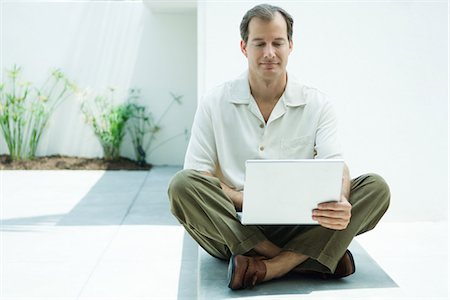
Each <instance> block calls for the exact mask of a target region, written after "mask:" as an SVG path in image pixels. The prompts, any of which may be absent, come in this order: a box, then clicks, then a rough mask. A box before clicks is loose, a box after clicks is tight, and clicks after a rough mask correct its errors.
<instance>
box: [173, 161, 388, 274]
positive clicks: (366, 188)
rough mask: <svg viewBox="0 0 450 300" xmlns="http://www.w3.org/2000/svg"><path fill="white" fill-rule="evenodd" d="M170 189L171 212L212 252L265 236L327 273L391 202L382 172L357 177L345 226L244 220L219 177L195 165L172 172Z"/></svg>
mask: <svg viewBox="0 0 450 300" xmlns="http://www.w3.org/2000/svg"><path fill="white" fill-rule="evenodd" d="M168 193H169V201H170V205H171V211H172V213H173V215H174V216H175V217H176V218H177V219H178V221H179V222H180V223H181V224H182V225H183V226H184V228H185V229H186V231H187V232H188V233H189V234H190V235H191V236H192V237H193V238H194V239H195V240H196V241H197V242H198V243H199V245H200V246H201V247H202V248H203V249H205V250H206V251H207V252H208V253H209V254H211V255H212V256H215V257H217V258H220V259H229V258H230V256H231V254H245V253H247V252H249V251H250V250H252V249H253V248H254V247H255V246H256V245H257V244H258V243H260V242H261V241H263V240H266V239H267V240H270V241H271V242H272V243H274V244H275V245H277V246H279V247H280V248H282V249H284V250H292V251H295V252H298V253H302V254H304V255H307V256H308V257H309V259H308V260H306V261H305V262H304V263H302V264H301V265H300V266H299V267H300V268H302V269H305V270H314V271H319V272H328V273H333V272H334V270H335V268H336V265H337V263H338V261H339V260H340V258H341V257H342V256H343V255H344V253H345V250H346V249H347V248H348V246H349V245H350V243H351V241H352V239H353V238H354V237H355V236H356V235H358V234H361V233H363V232H366V231H369V230H371V229H373V228H374V227H375V225H376V224H377V223H378V221H379V220H380V219H381V217H382V216H383V215H384V213H385V212H386V210H387V208H388V206H389V201H390V192H389V187H388V185H387V184H386V183H385V181H384V180H383V178H381V177H380V176H378V175H376V174H367V175H363V176H360V177H358V178H355V179H353V180H352V182H351V192H350V199H349V202H350V203H351V204H352V211H351V213H352V217H351V220H350V223H349V225H348V226H347V228H346V229H344V230H332V229H327V228H325V227H322V226H318V225H309V226H305V225H301V226H298V225H297V226H295V225H294V226H284V225H283V226H274V225H270V226H254V225H242V224H241V222H240V221H239V220H238V219H237V216H236V210H235V208H234V205H233V202H232V201H231V199H230V198H229V197H228V196H227V195H226V194H225V193H224V192H223V190H222V188H221V186H220V181H219V180H218V179H217V178H215V177H211V176H207V175H204V174H202V173H200V172H198V171H194V170H182V171H180V172H178V173H177V174H175V176H174V177H173V178H172V180H171V182H170V185H169V190H168Z"/></svg>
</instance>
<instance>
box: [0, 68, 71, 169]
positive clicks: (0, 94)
mask: <svg viewBox="0 0 450 300" xmlns="http://www.w3.org/2000/svg"><path fill="white" fill-rule="evenodd" d="M6 73H7V78H8V81H7V82H6V83H2V84H1V85H0V126H1V130H2V133H3V136H4V138H5V141H6V144H7V147H8V151H9V154H10V156H11V158H12V159H13V160H19V159H25V158H31V159H32V158H34V157H35V156H36V150H37V147H38V145H39V141H40V138H41V136H42V133H43V132H44V130H45V128H46V127H47V124H48V121H49V119H50V116H51V115H52V113H53V112H54V111H55V109H56V108H57V107H58V105H59V104H61V103H62V102H63V101H64V100H66V99H67V98H68V97H69V96H70V95H72V93H73V92H74V91H75V90H76V86H75V85H74V84H73V83H72V82H70V81H69V80H68V79H67V78H66V77H65V75H64V74H63V73H62V72H61V71H60V70H59V69H56V70H53V71H52V72H51V74H50V75H49V76H48V77H47V79H46V81H45V83H44V84H43V85H42V87H41V88H39V89H38V88H34V87H32V85H31V83H30V82H24V81H21V80H20V73H21V68H20V67H17V66H16V65H14V66H13V68H12V69H11V70H6Z"/></svg>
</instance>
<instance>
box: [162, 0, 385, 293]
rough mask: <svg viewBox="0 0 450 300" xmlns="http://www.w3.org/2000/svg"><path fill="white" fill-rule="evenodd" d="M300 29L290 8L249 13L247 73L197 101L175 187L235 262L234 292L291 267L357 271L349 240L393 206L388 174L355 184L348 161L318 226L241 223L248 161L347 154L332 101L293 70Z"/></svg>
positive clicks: (211, 241) (209, 246)
mask: <svg viewBox="0 0 450 300" xmlns="http://www.w3.org/2000/svg"><path fill="white" fill-rule="evenodd" d="M292 25H293V20H292V17H291V16H290V15H289V14H288V13H287V12H286V11H284V10H283V9H281V8H279V7H275V6H271V5H267V4H263V5H258V6H256V7H254V8H252V9H251V10H249V11H248V12H247V13H246V14H245V16H244V18H243V20H242V23H241V28H240V29H241V37H242V40H241V45H240V46H241V51H242V53H243V54H244V55H245V56H246V58H247V60H248V72H246V73H245V74H243V75H242V76H240V77H239V78H237V79H235V80H232V81H230V82H227V83H225V84H223V85H221V86H219V87H217V88H215V89H214V90H213V91H212V92H210V93H209V94H208V95H206V96H205V98H204V100H203V101H202V102H201V103H200V104H199V107H198V110H197V112H196V116H195V120H194V123H193V127H192V136H191V140H190V142H189V146H188V149H187V153H186V158H185V164H184V170H183V171H180V172H178V173H177V174H176V175H175V176H174V178H173V179H172V181H171V183H170V186H169V199H170V204H171V210H172V213H173V214H174V215H175V217H176V218H177V219H178V220H179V222H180V223H181V224H182V225H183V226H184V227H185V229H186V230H187V232H188V233H189V234H190V235H191V236H192V237H193V238H194V239H195V240H196V241H197V242H198V243H199V245H200V246H201V247H203V248H204V249H205V250H206V251H207V252H208V253H210V254H211V255H213V256H215V257H217V258H220V259H229V260H230V264H229V285H228V286H229V287H230V288H231V289H242V288H247V287H253V286H255V284H257V283H260V282H263V281H268V280H271V279H273V278H278V277H281V276H283V275H285V274H287V273H289V272H290V271H297V272H300V273H307V274H317V275H320V276H322V277H324V278H341V277H345V276H348V275H350V274H352V273H354V272H355V264H354V261H353V257H352V254H351V253H350V251H348V250H347V247H348V245H349V244H350V242H351V241H352V239H353V238H354V237H355V236H356V235H358V234H361V233H363V232H365V231H368V230H371V229H373V228H374V227H375V225H376V224H377V223H378V221H379V220H380V218H381V217H382V216H383V214H384V213H385V211H386V210H387V208H388V206H389V201H390V193H389V188H388V186H387V185H386V183H385V182H384V180H383V179H382V178H381V177H380V176H378V175H375V174H368V175H364V176H360V177H358V178H356V179H353V180H350V175H349V170H348V168H347V167H346V166H345V168H344V174H343V182H342V195H341V199H336V200H340V201H338V202H329V203H323V204H320V205H319V206H318V207H317V209H315V210H314V211H313V213H312V216H311V217H312V218H313V219H315V220H317V221H318V223H319V224H320V226H245V225H242V224H241V223H240V222H239V220H238V219H237V217H236V212H237V211H240V210H241V208H242V203H243V201H244V199H243V196H242V195H243V193H242V191H243V185H244V174H245V160H247V159H282V158H289V159H292V158H297V159H312V158H321V159H331V158H342V154H341V150H340V148H339V143H338V139H337V132H336V119H335V115H334V112H333V109H332V107H331V104H330V102H329V101H328V100H327V98H326V96H325V95H324V94H323V93H321V92H320V91H318V90H317V89H314V88H311V87H307V86H305V85H303V84H301V83H300V82H298V81H297V80H296V79H295V78H294V77H293V76H291V74H290V73H289V74H288V73H287V71H286V65H287V62H288V57H289V55H290V53H291V51H292V49H293V41H292ZM267 176H270V174H267ZM299 184H301V182H299ZM261 188H262V189H264V188H270V187H261ZM275 200H276V199H274V203H276V201H275ZM274 205H275V204H274Z"/></svg>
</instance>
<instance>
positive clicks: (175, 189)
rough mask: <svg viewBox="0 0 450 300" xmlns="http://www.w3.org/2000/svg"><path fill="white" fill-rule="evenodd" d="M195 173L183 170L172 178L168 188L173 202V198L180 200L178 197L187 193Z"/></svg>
mask: <svg viewBox="0 0 450 300" xmlns="http://www.w3.org/2000/svg"><path fill="white" fill-rule="evenodd" d="M195 173H196V171H194V170H181V171H179V172H178V173H176V174H175V175H174V176H173V177H172V179H171V180H170V183H169V188H168V193H169V199H170V200H172V199H171V198H178V197H177V196H178V195H182V194H184V193H185V192H186V189H187V188H188V187H189V186H191V184H190V181H192V178H193V177H194V176H195ZM174 196H175V197H174Z"/></svg>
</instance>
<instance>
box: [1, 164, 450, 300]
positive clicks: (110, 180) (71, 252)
mask: <svg viewBox="0 0 450 300" xmlns="http://www.w3.org/2000/svg"><path fill="white" fill-rule="evenodd" d="M178 169H179V168H175V167H156V168H154V169H152V170H151V171H150V172H126V171H109V172H103V171H0V197H1V202H0V203H1V207H0V209H1V214H0V218H1V221H2V223H1V231H0V234H1V236H0V237H1V240H0V242H1V248H0V250H1V253H0V254H1V255H0V259H1V261H0V262H1V269H0V271H1V273H0V279H1V281H0V299H108V300H109V299H111V300H113V299H124V300H125V299H130V300H131V299H196V298H199V299H224V298H242V299H249V298H251V299H299V298H301V299H309V298H314V299H349V298H350V299H447V297H448V288H447V283H448V254H447V253H448V225H447V224H448V223H447V222H428V223H381V224H379V226H378V227H377V228H376V229H375V230H374V231H372V232H369V233H367V234H365V235H362V236H360V237H358V238H357V239H356V242H355V243H354V244H353V245H352V247H353V250H354V254H355V257H356V259H357V262H356V263H357V268H358V272H357V273H355V275H353V276H351V277H349V278H348V279H343V280H341V281H338V282H336V281H335V282H327V281H317V280H312V281H311V279H303V278H286V279H283V280H279V281H276V282H273V283H268V284H263V285H261V286H258V287H257V288H256V289H255V290H252V291H243V292H237V293H236V292H231V291H230V290H229V289H228V288H227V287H226V285H225V278H224V276H226V263H222V262H220V261H217V260H215V259H213V258H211V257H209V256H207V255H206V254H205V253H203V252H202V251H198V248H197V246H196V245H195V243H194V242H193V241H192V239H191V238H190V237H188V236H187V235H186V234H185V233H184V230H183V228H182V227H181V226H179V225H178V223H177V222H176V220H175V219H174V218H173V217H172V216H171V215H170V212H169V209H168V203H167V196H166V189H167V183H168V181H169V179H170V177H171V176H172V175H173V174H174V173H175V172H176V171H177V170H178ZM198 254H199V255H198ZM198 257H200V258H199V259H198Z"/></svg>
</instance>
